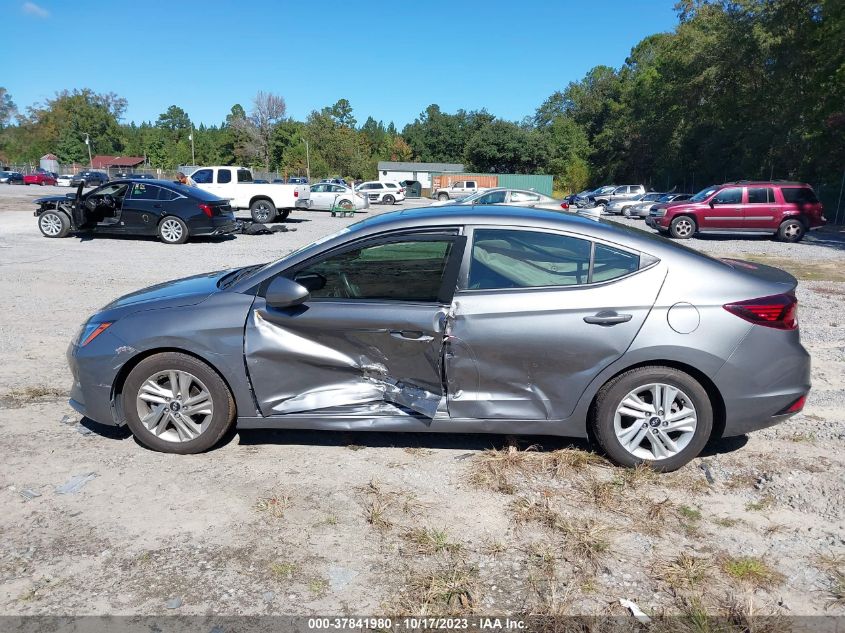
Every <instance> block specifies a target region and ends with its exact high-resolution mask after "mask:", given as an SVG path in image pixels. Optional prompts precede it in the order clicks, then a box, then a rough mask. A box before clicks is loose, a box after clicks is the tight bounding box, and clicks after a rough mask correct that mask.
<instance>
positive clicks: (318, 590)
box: [308, 578, 329, 596]
mask: <svg viewBox="0 0 845 633" xmlns="http://www.w3.org/2000/svg"><path fill="white" fill-rule="evenodd" d="M328 588H329V583H328V581H326V580H324V579H323V578H312V579H311V580H309V581H308V591H310V592H311V593H313V594H314V595H315V596H319V595H322V594H324V593H326V591H327V590H328Z"/></svg>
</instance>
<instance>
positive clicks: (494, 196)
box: [475, 191, 507, 204]
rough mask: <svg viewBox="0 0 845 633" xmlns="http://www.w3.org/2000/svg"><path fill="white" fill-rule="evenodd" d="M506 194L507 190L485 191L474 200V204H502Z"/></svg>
mask: <svg viewBox="0 0 845 633" xmlns="http://www.w3.org/2000/svg"><path fill="white" fill-rule="evenodd" d="M506 196H507V191H491V192H490V193H485V194H484V195H483V196H481V197H480V198H478V199H477V200H476V201H475V202H476V204H502V203H503V202H504V201H505V197H506Z"/></svg>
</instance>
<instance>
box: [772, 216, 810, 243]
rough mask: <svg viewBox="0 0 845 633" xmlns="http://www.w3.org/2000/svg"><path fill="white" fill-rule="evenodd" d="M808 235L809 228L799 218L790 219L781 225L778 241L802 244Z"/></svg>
mask: <svg viewBox="0 0 845 633" xmlns="http://www.w3.org/2000/svg"><path fill="white" fill-rule="evenodd" d="M806 233H807V227H805V226H804V223H803V222H802V221H801V220H799V219H798V218H789V219H788V220H784V221H783V222H781V223H780V226H779V227H778V232H777V239H778V240H779V241H781V242H790V243H793V244H794V243H795V242H800V241H801V240H802V239H803V238H804V235H805V234H806Z"/></svg>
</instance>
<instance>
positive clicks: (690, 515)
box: [678, 506, 701, 522]
mask: <svg viewBox="0 0 845 633" xmlns="http://www.w3.org/2000/svg"><path fill="white" fill-rule="evenodd" d="M678 515H679V516H680V517H682V518H684V519H686V520H687V521H693V522H696V521H701V510H699V509H698V508H691V507H689V506H678Z"/></svg>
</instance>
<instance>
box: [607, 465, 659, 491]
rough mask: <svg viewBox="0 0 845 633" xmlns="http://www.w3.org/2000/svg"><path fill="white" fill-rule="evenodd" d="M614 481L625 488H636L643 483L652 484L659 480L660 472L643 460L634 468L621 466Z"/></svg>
mask: <svg viewBox="0 0 845 633" xmlns="http://www.w3.org/2000/svg"><path fill="white" fill-rule="evenodd" d="M613 479H614V482H615V483H616V484H617V485H619V486H621V487H623V488H626V489H630V490H637V489H638V488H640V487H641V486H644V485H653V484H656V483H658V482H659V481H660V473H658V472H657V471H655V470H654V469H653V468H652V467H651V466H649V465H648V464H646V463H645V462H643V463H641V464H640V465H638V466H636V467H635V468H622V469H620V471H619V473H617V474H616V475H615V476H614V478H613Z"/></svg>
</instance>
